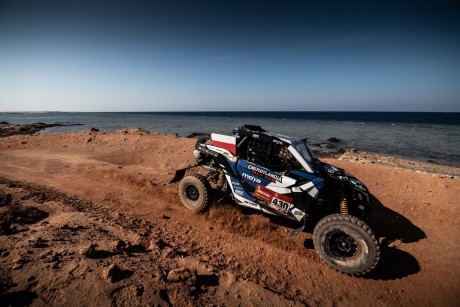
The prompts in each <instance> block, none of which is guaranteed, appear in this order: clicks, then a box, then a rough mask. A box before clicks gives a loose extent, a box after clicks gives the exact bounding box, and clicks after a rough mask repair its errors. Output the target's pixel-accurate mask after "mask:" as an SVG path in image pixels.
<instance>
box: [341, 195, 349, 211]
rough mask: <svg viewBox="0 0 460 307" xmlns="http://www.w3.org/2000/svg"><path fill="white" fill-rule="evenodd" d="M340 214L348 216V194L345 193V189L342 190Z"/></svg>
mask: <svg viewBox="0 0 460 307" xmlns="http://www.w3.org/2000/svg"><path fill="white" fill-rule="evenodd" d="M340 213H342V214H348V201H347V193H345V190H344V189H341V190H340Z"/></svg>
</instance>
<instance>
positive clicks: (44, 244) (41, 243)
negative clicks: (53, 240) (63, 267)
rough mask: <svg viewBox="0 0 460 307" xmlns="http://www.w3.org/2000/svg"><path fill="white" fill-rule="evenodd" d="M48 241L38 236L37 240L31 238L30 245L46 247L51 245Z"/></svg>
mask: <svg viewBox="0 0 460 307" xmlns="http://www.w3.org/2000/svg"><path fill="white" fill-rule="evenodd" d="M47 242H48V241H47V240H45V239H43V238H41V237H38V238H37V239H35V240H30V241H29V245H30V247H33V248H45V247H49V245H48V243H47Z"/></svg>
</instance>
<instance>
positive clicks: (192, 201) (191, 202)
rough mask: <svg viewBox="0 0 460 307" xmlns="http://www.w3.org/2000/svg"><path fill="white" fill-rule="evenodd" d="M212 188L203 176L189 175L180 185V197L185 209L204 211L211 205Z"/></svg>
mask: <svg viewBox="0 0 460 307" xmlns="http://www.w3.org/2000/svg"><path fill="white" fill-rule="evenodd" d="M210 194H211V187H210V185H209V182H208V181H207V180H206V178H205V177H204V176H203V175H200V174H196V173H193V174H189V175H187V176H185V177H184V178H183V179H182V180H181V182H180V184H179V196H180V199H181V201H182V203H183V204H184V206H185V207H187V208H189V209H190V210H193V211H197V212H199V211H203V210H204V209H205V208H206V206H207V205H208V203H209V200H210Z"/></svg>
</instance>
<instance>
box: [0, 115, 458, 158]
mask: <svg viewBox="0 0 460 307" xmlns="http://www.w3.org/2000/svg"><path fill="white" fill-rule="evenodd" d="M0 121H7V122H10V123H33V122H44V123H55V122H67V123H81V124H83V125H82V126H69V127H53V128H49V129H46V130H45V131H43V132H42V133H59V132H72V131H82V130H88V129H90V128H92V127H95V128H98V129H101V130H119V129H123V128H128V127H129V128H142V129H146V130H150V131H153V130H155V131H160V132H165V133H171V134H179V135H183V136H186V135H189V134H190V133H192V132H206V133H210V132H217V133H225V134H230V133H231V131H232V128H235V127H238V126H240V125H242V124H253V125H261V126H262V127H263V128H264V129H266V130H269V131H272V132H276V133H281V134H288V135H294V136H298V137H307V138H308V140H309V142H310V143H312V144H313V143H319V142H322V141H324V140H326V139H328V138H330V137H337V138H339V139H341V140H342V142H341V143H340V146H341V147H344V148H356V149H358V150H364V151H369V152H375V153H380V154H385V155H392V156H398V157H405V158H410V159H416V160H422V161H423V160H425V161H426V160H433V161H436V162H439V163H443V164H450V165H455V166H460V113H410V112H407V113H406V112H404V113H401V112H179V113H169V112H166V113H150V112H139V113H21V114H20V113H17V114H12V113H3V114H0Z"/></svg>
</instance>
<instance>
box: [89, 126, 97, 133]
mask: <svg viewBox="0 0 460 307" xmlns="http://www.w3.org/2000/svg"><path fill="white" fill-rule="evenodd" d="M90 131H91V132H99V129H97V128H94V127H93V128H91V130H90Z"/></svg>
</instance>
